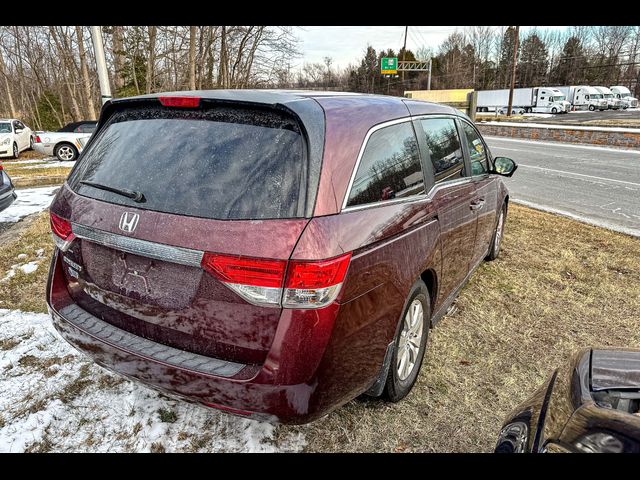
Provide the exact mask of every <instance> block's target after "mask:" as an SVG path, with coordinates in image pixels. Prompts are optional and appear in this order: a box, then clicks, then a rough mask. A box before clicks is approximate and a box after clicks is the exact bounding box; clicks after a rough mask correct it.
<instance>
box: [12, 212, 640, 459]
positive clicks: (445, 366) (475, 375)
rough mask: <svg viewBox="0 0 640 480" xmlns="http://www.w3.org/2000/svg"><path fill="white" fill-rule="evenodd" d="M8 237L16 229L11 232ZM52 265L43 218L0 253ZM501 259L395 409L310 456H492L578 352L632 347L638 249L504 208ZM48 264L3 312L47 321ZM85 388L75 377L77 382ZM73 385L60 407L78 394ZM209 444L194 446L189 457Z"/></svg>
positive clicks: (381, 407) (320, 440)
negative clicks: (522, 409)
mask: <svg viewBox="0 0 640 480" xmlns="http://www.w3.org/2000/svg"><path fill="white" fill-rule="evenodd" d="M14 228H16V227H14ZM38 248H45V256H46V257H47V258H50V256H51V253H52V242H51V238H50V236H49V226H48V219H47V214H46V212H44V213H42V214H41V215H40V216H39V217H37V218H36V219H35V220H34V221H33V222H32V223H31V224H30V225H29V226H28V227H26V228H24V229H23V231H22V232H21V233H20V234H19V235H17V236H16V238H15V239H12V240H10V241H8V242H6V243H5V244H4V248H3V249H2V250H1V251H0V273H1V272H2V271H6V270H8V268H9V267H10V266H11V265H12V264H14V263H16V256H17V254H19V253H27V254H28V255H29V257H28V258H27V259H26V260H24V261H25V262H26V261H30V260H32V259H33V258H32V257H33V255H34V252H35V250H36V249H38ZM502 248H503V250H502V252H501V255H500V257H499V258H498V260H496V261H495V262H490V263H483V264H482V265H481V266H480V268H479V269H478V270H477V271H476V273H475V274H474V275H473V276H472V278H471V281H470V282H469V284H468V285H467V286H466V287H465V288H464V289H463V291H462V293H461V294H460V297H459V299H458V300H457V302H456V305H457V311H456V312H455V313H453V314H452V315H449V316H447V317H445V318H444V319H443V320H442V321H441V322H440V323H439V324H438V326H437V327H436V328H435V329H434V330H432V331H431V334H430V338H429V344H428V349H427V355H426V358H425V363H424V365H423V369H422V373H421V375H420V377H419V379H418V383H417V384H416V386H415V388H414V390H413V391H412V392H411V394H410V395H409V396H408V397H407V398H406V399H405V400H403V401H402V402H400V403H397V404H388V403H384V402H381V401H378V400H363V399H358V400H355V401H352V402H350V403H349V404H347V405H346V406H344V407H342V408H340V409H338V410H336V411H334V412H333V413H331V414H330V415H328V416H327V417H325V418H323V419H321V420H318V421H317V422H315V423H313V424H311V425H307V426H301V427H288V426H280V427H278V429H277V433H278V434H279V435H282V434H284V433H290V432H291V431H293V432H294V433H295V432H296V431H302V432H303V433H304V434H305V436H306V441H307V446H306V449H307V450H308V451H363V452H370V451H388V452H394V451H397V452H405V451H435V452H451V451H454V452H478V451H480V452H483V451H484V452H486V451H491V450H492V448H493V446H494V442H495V440H496V435H497V433H498V431H499V429H500V426H501V423H502V421H503V420H504V418H505V416H506V415H507V414H508V412H509V411H510V410H511V409H512V408H513V407H515V406H516V405H517V404H518V403H520V402H521V401H523V400H524V399H526V398H527V397H528V396H529V395H530V394H531V393H533V391H534V390H535V389H536V388H537V387H538V386H539V385H540V384H541V383H542V382H543V381H544V379H545V378H546V377H547V376H548V375H549V374H550V373H551V372H552V370H553V369H554V368H556V367H558V366H559V365H560V364H561V363H562V362H563V361H565V360H566V359H568V358H569V356H570V355H571V354H572V353H573V352H575V351H576V350H578V349H579V348H582V347H586V346H597V345H603V346H614V345H618V346H636V347H640V329H638V325H639V324H640V240H638V239H636V238H632V237H629V236H626V235H623V234H619V233H614V232H610V231H607V230H604V229H601V228H598V227H592V226H589V225H585V224H581V223H578V222H575V221H573V220H570V219H567V218H564V217H559V216H555V215H551V214H548V213H543V212H538V211H535V210H531V209H528V208H525V207H522V206H518V205H512V206H511V207H510V212H509V217H508V221H507V225H506V232H505V239H504V242H503V245H502ZM47 270H48V262H47V261H45V262H43V263H42V264H41V265H40V267H39V268H38V270H37V271H36V272H35V273H33V274H31V275H27V276H24V277H21V276H20V274H19V273H18V274H16V277H14V278H12V279H11V280H10V281H8V282H6V283H0V299H2V304H0V306H1V307H3V308H19V309H21V310H28V311H39V312H44V311H46V305H45V301H44V290H45V285H46V277H47ZM81 377H82V375H81ZM86 381H87V379H86V378H79V382H78V383H76V384H74V386H73V388H72V389H71V391H68V392H65V397H67V396H71V397H73V396H75V395H77V394H79V393H81V392H82V390H83V389H84V388H85V387H86V384H85V382H86ZM209 441H210V437H208V436H207V435H203V436H202V437H201V438H200V437H199V438H194V439H193V440H192V444H191V446H190V449H191V450H193V451H197V450H199V449H200V448H203V445H206V444H207V442H209Z"/></svg>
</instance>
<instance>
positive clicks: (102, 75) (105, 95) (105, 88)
mask: <svg viewBox="0 0 640 480" xmlns="http://www.w3.org/2000/svg"><path fill="white" fill-rule="evenodd" d="M91 40H92V41H93V51H94V52H95V55H96V68H97V70H98V80H99V82H100V95H101V97H102V104H103V105H104V103H105V102H107V101H108V100H111V87H110V86H109V73H108V72H107V61H106V60H105V58H104V44H103V43H102V29H101V27H99V26H98V27H91Z"/></svg>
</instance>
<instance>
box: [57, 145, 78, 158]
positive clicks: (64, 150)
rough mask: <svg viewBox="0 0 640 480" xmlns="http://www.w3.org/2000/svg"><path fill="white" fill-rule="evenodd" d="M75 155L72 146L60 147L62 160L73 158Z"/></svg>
mask: <svg viewBox="0 0 640 480" xmlns="http://www.w3.org/2000/svg"><path fill="white" fill-rule="evenodd" d="M74 156H75V152H74V151H73V149H72V148H71V147H68V146H67V145H63V146H61V147H60V148H58V157H59V158H60V160H64V161H69V160H73V157H74Z"/></svg>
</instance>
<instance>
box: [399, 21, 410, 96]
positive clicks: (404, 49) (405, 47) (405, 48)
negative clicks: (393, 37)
mask: <svg viewBox="0 0 640 480" xmlns="http://www.w3.org/2000/svg"><path fill="white" fill-rule="evenodd" d="M407 33H409V26H408V25H407V26H406V27H404V46H403V47H402V61H403V62H404V60H405V57H406V56H407ZM401 80H402V88H403V89H404V70H402V78H401Z"/></svg>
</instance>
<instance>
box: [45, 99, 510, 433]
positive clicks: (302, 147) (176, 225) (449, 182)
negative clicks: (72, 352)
mask: <svg viewBox="0 0 640 480" xmlns="http://www.w3.org/2000/svg"><path fill="white" fill-rule="evenodd" d="M515 168H516V166H515V163H514V162H513V161H512V160H510V159H507V158H504V157H501V158H496V159H494V158H492V156H491V154H490V152H489V149H488V148H487V146H486V144H485V142H484V140H483V139H482V137H481V135H480V134H479V133H478V131H477V130H476V128H475V126H474V125H473V123H472V122H471V121H470V120H469V119H468V118H467V117H466V116H465V115H463V114H461V113H460V112H458V111H457V110H455V109H453V108H450V107H448V106H444V105H437V104H430V103H425V102H420V101H414V100H408V99H401V98H394V97H383V96H374V95H359V94H343V93H333V92H300V91H265V90H263V91H260V90H255V91H251V90H244V91H243V90H236V91H224V90H216V91H201V92H177V93H167V94H157V95H147V96H141V97H134V98H128V99H117V100H111V101H109V102H107V103H106V104H105V106H104V107H103V110H102V114H101V116H100V120H99V123H98V127H97V130H96V133H95V134H94V135H93V136H92V137H91V139H90V140H89V141H88V143H87V146H86V149H85V150H84V152H83V153H82V155H81V157H80V159H79V161H78V163H77V165H76V166H75V167H74V169H73V171H72V172H71V174H70V176H69V178H68V180H67V181H66V182H65V184H64V186H63V187H62V188H61V189H60V191H59V193H58V194H57V196H56V198H55V200H54V201H53V203H52V205H51V226H52V230H53V233H54V239H55V240H56V243H57V246H58V248H57V249H56V250H55V253H54V256H53V259H52V264H51V269H50V274H49V284H48V288H47V302H48V304H49V307H50V311H51V313H52V316H53V321H54V324H55V326H56V328H57V329H58V330H59V331H60V332H61V334H62V335H63V336H64V338H66V339H67V340H68V341H69V342H70V343H71V344H72V345H74V346H75V347H76V348H78V349H79V350H81V351H83V352H85V353H86V354H87V355H89V356H91V357H92V358H93V359H94V360H95V361H96V362H97V363H98V364H100V365H103V366H105V367H106V368H109V369H111V370H113V371H116V372H118V373H120V374H122V375H125V376H127V377H129V378H132V379H136V380H138V381H141V382H144V383H146V384H148V385H150V386H152V387H154V388H157V389H159V390H162V391H164V392H167V393H170V394H172V395H175V396H179V397H181V398H184V399H186V400H189V401H193V402H198V403H201V404H204V405H208V406H210V407H215V408H218V409H222V410H225V411H228V412H231V413H235V414H239V415H244V416H250V417H253V418H259V419H265V420H269V421H278V422H289V423H303V422H308V421H311V420H313V419H315V418H318V417H319V416H322V415H324V414H326V413H328V412H329V411H331V410H332V409H334V408H336V407H338V406H340V405H342V404H344V403H346V402H348V401H350V400H352V399H353V398H355V397H356V396H358V395H360V394H362V393H365V392H366V393H368V394H369V395H373V396H380V395H384V396H385V397H386V398H388V399H390V400H391V401H398V400H400V399H402V398H403V397H404V396H406V395H407V394H408V393H409V391H410V390H411V388H412V386H413V384H414V382H415V380H416V377H417V375H418V372H419V370H420V366H421V364H422V357H423V354H424V351H425V347H426V343H427V336H428V332H429V328H430V327H431V326H433V325H434V324H435V323H436V322H437V321H438V320H439V319H440V318H441V317H442V316H443V315H444V313H445V312H446V311H447V309H448V307H449V306H450V305H451V303H452V302H453V300H454V299H455V297H456V295H457V293H458V291H459V290H460V288H461V287H462V286H463V285H464V283H465V282H466V281H467V279H468V278H469V277H470V275H471V274H472V272H473V271H474V269H475V268H476V267H477V266H478V264H480V262H482V260H483V259H485V258H489V259H494V258H496V257H497V255H498V253H499V250H500V242H501V239H502V233H503V227H504V220H505V216H506V213H507V205H508V193H507V190H506V188H505V186H504V185H503V183H502V181H501V180H500V177H499V176H498V175H496V174H498V173H499V174H502V175H511V174H512V173H513V172H514V170H515Z"/></svg>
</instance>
